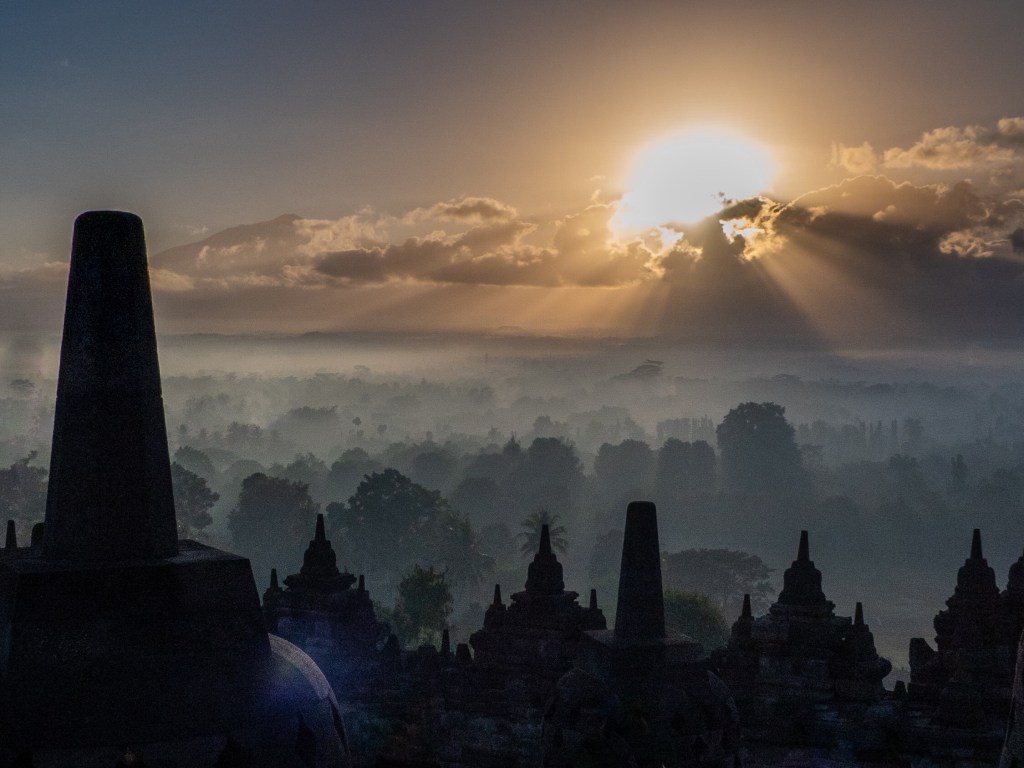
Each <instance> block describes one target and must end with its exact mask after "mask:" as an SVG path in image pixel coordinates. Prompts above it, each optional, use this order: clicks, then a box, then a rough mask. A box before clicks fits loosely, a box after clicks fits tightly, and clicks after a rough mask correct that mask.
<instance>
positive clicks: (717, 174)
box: [611, 128, 777, 235]
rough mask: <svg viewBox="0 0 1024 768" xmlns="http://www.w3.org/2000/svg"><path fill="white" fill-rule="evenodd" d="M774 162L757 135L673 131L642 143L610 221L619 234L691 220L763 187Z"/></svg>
mask: <svg viewBox="0 0 1024 768" xmlns="http://www.w3.org/2000/svg"><path fill="white" fill-rule="evenodd" d="M776 170H777V168H776V162H775V160H774V159H773V158H772V156H771V154H770V153H769V152H768V150H767V149H765V148H764V147H762V146H761V145H760V144H758V143H757V142H756V141H753V140H752V139H748V138H746V137H743V136H740V135H738V134H736V133H734V132H732V131H729V130H725V129H721V128H702V129H698V130H691V131H687V132H685V133H677V134H673V135H671V136H667V137H664V138H662V139H659V140H657V141H655V142H653V143H651V144H650V145H648V146H646V147H644V148H643V149H642V150H641V151H640V152H639V153H638V154H637V156H636V158H635V159H634V161H633V164H632V167H631V169H630V172H629V176H628V178H627V181H626V192H625V193H624V194H623V196H622V199H621V201H620V202H619V207H618V211H617V212H616V214H615V216H614V218H613V219H612V221H611V226H612V228H613V230H614V231H615V232H616V233H618V234H620V235H629V234H638V233H641V232H645V231H649V230H651V229H656V228H660V229H666V228H668V229H672V228H676V227H679V226H681V225H685V224H692V223H695V222H697V221H700V220H701V219H703V218H705V217H706V216H710V215H711V214H713V213H715V212H716V211H718V210H720V209H721V208H722V205H723V201H724V200H734V199H743V198H747V197H752V196H754V195H758V194H760V193H762V192H764V191H766V190H767V189H768V188H769V187H770V186H771V184H772V182H773V180H774V178H775V174H776Z"/></svg>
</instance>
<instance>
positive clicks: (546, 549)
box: [537, 523, 551, 555]
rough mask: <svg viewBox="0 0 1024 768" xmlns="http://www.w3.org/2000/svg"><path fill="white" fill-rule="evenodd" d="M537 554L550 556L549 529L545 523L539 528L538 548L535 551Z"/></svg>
mask: <svg viewBox="0 0 1024 768" xmlns="http://www.w3.org/2000/svg"><path fill="white" fill-rule="evenodd" d="M537 554H540V555H550V554H551V528H550V526H549V525H548V524H547V523H544V524H543V525H542V526H541V527H540V547H539V548H538V550H537Z"/></svg>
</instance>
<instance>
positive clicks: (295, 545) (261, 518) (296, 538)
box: [228, 472, 320, 573]
mask: <svg viewBox="0 0 1024 768" xmlns="http://www.w3.org/2000/svg"><path fill="white" fill-rule="evenodd" d="M319 511H320V505H319V504H317V503H315V502H314V501H313V499H311V498H310V496H309V489H308V488H307V487H306V484H305V483H300V482H295V481H292V480H286V479H285V478H282V477H268V476H267V475H265V474H263V473H262V472H257V473H255V474H252V475H249V476H248V477H247V478H245V479H244V480H243V481H242V490H241V492H240V493H239V494H238V504H237V506H235V508H234V509H233V510H231V514H230V516H229V517H228V530H230V531H231V536H232V539H233V540H234V543H235V546H237V547H238V549H239V550H240V551H241V552H242V553H243V554H245V555H248V556H249V557H250V558H251V559H252V560H254V561H255V563H254V571H255V572H256V573H262V572H264V571H266V572H269V568H270V566H271V564H273V563H276V562H281V563H282V564H284V565H285V567H290V566H289V565H288V564H290V563H295V564H298V563H301V562H302V552H303V550H304V549H305V547H306V545H307V544H308V543H309V537H310V532H311V531H312V530H313V526H314V524H315V523H316V515H317V512H319Z"/></svg>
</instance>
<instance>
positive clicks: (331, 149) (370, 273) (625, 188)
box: [0, 1, 1024, 667]
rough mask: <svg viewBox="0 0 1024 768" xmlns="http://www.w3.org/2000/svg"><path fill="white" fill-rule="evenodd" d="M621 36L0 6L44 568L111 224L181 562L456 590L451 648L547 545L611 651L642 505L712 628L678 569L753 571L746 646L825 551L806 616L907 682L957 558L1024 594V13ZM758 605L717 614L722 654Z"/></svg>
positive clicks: (729, 594) (468, 10) (705, 27)
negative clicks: (818, 607) (138, 271)
mask: <svg viewBox="0 0 1024 768" xmlns="http://www.w3.org/2000/svg"><path fill="white" fill-rule="evenodd" d="M641 5H642V6H643V8H642V12H640V9H638V7H636V6H635V4H634V5H631V6H626V5H622V4H618V3H592V4H588V5H587V6H586V8H585V9H584V8H581V7H580V6H577V5H576V4H564V3H543V4H541V3H517V4H515V5H509V6H479V5H476V4H467V3H463V2H440V3H431V4H430V5H429V7H428V6H426V5H421V4H415V3H398V4H387V6H385V5H383V4H379V5H357V4H350V3H333V2H332V3H319V2H311V3H302V4H298V5H295V4H280V3H274V2H269V1H267V2H264V1H260V2H255V3H245V4H233V3H225V4H218V8H217V9H216V10H212V9H210V8H208V7H207V5H206V4H202V3H197V2H184V3H178V4H175V5H174V6H173V7H170V6H168V7H147V8H145V9H143V8H142V7H136V6H135V5H133V4H128V3H121V2H104V3H98V4H92V5H91V6H90V8H89V9H88V10H85V9H79V10H76V9H67V8H57V7H51V6H48V5H47V4H43V3H40V4H37V3H33V4H17V3H15V4H9V5H7V6H5V7H4V9H3V10H0V102H2V103H4V104H15V105H17V109H16V110H11V112H10V113H9V114H5V118H6V119H4V120H2V121H0V161H2V162H0V167H2V177H0V468H2V469H0V500H2V502H3V505H4V509H6V511H7V515H8V516H10V517H14V518H15V519H16V520H17V521H18V524H19V530H20V533H21V535H24V536H27V535H28V529H29V526H30V525H31V523H32V522H34V521H35V520H37V519H39V518H40V517H41V507H40V505H41V504H42V503H43V496H42V495H41V494H43V493H44V490H41V489H44V486H43V485H42V482H43V480H44V479H45V469H46V467H47V461H48V454H49V440H50V430H51V427H52V416H53V414H52V403H53V395H54V392H53V390H54V382H55V375H56V360H57V352H58V349H57V345H58V341H57V340H58V338H59V332H60V322H61V321H60V318H61V316H62V311H63V301H64V290H65V286H66V283H67V263H68V252H69V240H70V232H71V223H72V220H73V218H74V216H75V215H76V214H77V213H79V212H80V211H81V210H85V209H95V208H105V207H109V208H122V209H127V210H133V211H136V212H138V213H139V214H140V215H141V216H142V217H143V219H144V221H145V223H146V226H147V237H148V240H149V246H150V247H149V253H150V277H151V282H152V288H153V293H154V307H155V312H156V325H157V329H158V333H159V334H160V352H161V366H162V371H163V375H164V393H165V404H166V413H167V422H168V428H169V433H170V441H171V445H170V448H171V453H172V457H173V458H174V460H175V461H176V462H177V464H178V466H179V470H177V471H178V473H179V474H178V481H179V482H180V483H184V484H185V485H179V488H183V487H186V485H187V483H192V485H191V486H188V487H191V488H192V489H193V490H195V489H199V490H198V491H196V493H197V494H198V496H197V497H196V498H199V499H202V498H206V499H207V500H209V499H210V498H212V496H210V495H209V494H207V495H206V496H203V494H202V493H201V492H200V491H201V489H202V488H203V487H208V489H209V490H212V491H213V492H215V493H216V494H218V498H217V500H216V502H215V503H212V506H209V505H207V506H208V510H206V511H208V513H209V518H208V519H207V518H205V517H203V516H202V515H201V514H199V513H198V512H197V513H196V514H195V515H194V516H193V517H190V518H189V519H188V520H185V521H184V525H185V530H184V531H183V532H184V533H186V534H188V535H196V536H198V537H200V538H205V539H206V540H208V541H210V542H211V543H214V544H215V545H218V546H222V547H224V548H227V549H231V550H234V551H240V552H242V554H245V555H248V556H250V557H252V558H253V562H254V566H255V569H256V575H257V579H258V580H260V583H261V586H262V585H264V584H265V582H266V580H267V579H268V578H269V569H270V568H271V567H277V568H278V569H279V570H281V571H282V575H283V574H286V573H291V572H293V571H294V570H297V568H298V566H299V564H300V562H301V552H302V548H303V547H304V546H305V542H306V541H307V540H308V538H309V536H310V534H311V531H312V523H311V519H312V516H313V515H314V514H315V510H316V509H319V510H320V511H323V512H325V513H326V514H327V516H328V524H329V526H330V529H331V532H332V534H331V535H332V537H334V539H335V546H336V548H337V549H338V551H339V553H341V554H342V555H343V556H344V557H348V558H349V559H350V561H351V562H350V565H351V566H352V567H353V568H356V567H361V568H365V569H367V570H369V571H370V573H368V577H372V578H369V582H368V588H369V589H370V591H371V593H372V594H373V596H374V599H376V600H378V601H379V602H380V603H381V605H382V606H384V607H387V606H388V605H390V604H391V603H392V602H393V601H394V596H395V589H396V584H397V582H398V580H399V579H400V577H401V576H402V572H403V569H407V568H408V567H411V565H412V564H413V563H414V561H415V562H418V561H419V560H425V561H429V563H427V564H430V565H434V566H436V567H437V568H439V569H445V568H447V569H449V573H450V574H451V577H452V579H453V587H454V588H455V598H456V601H455V613H454V614H453V617H452V618H453V622H454V624H455V632H456V635H457V636H458V637H460V638H462V637H464V636H465V635H466V634H467V633H468V632H470V631H472V629H473V628H475V627H476V626H478V625H479V621H480V616H481V612H482V608H481V606H482V605H486V603H487V601H488V600H489V595H490V590H491V589H492V588H493V584H494V583H495V582H496V581H500V582H501V583H502V586H503V588H504V589H505V590H506V591H513V590H516V589H518V588H520V587H521V585H522V583H523V580H524V578H525V564H526V562H527V561H526V560H525V559H524V558H523V557H522V555H521V554H520V548H521V547H522V546H523V542H524V540H525V541H526V542H527V543H529V533H530V531H531V526H530V525H526V526H525V527H524V526H523V525H522V523H523V521H524V520H527V519H529V518H530V516H531V515H536V514H538V513H539V511H540V510H541V509H545V510H547V511H548V512H549V513H552V514H555V515H557V516H558V520H559V522H560V524H561V525H563V526H564V527H565V539H566V542H567V544H568V549H567V551H566V552H565V554H564V555H562V559H563V562H564V563H565V566H566V582H567V586H568V588H570V589H575V590H577V591H579V592H581V593H583V594H585V593H586V590H588V589H589V588H590V587H597V588H598V589H599V597H600V599H601V604H602V607H603V609H604V610H605V612H606V613H608V614H609V615H610V614H611V613H612V612H613V610H614V605H613V604H612V597H611V596H612V594H613V590H614V584H615V576H616V569H617V567H618V564H617V560H616V557H617V554H616V553H617V552H618V540H617V538H616V537H617V536H618V535H619V533H618V532H619V531H621V528H622V517H623V513H624V510H625V505H626V503H627V502H628V501H629V500H631V499H633V498H641V497H642V498H651V499H653V500H654V501H655V502H657V504H658V506H659V510H660V516H661V533H662V548H663V550H665V552H666V553H667V556H666V561H665V562H666V573H668V574H670V575H669V576H668V577H667V578H668V580H669V581H670V582H672V583H674V584H675V585H676V586H678V587H679V588H682V589H694V590H698V591H699V589H707V590H712V591H713V585H710V584H708V583H704V584H697V583H692V582H689V581H687V579H688V578H690V577H689V576H687V575H686V574H687V567H686V566H685V564H686V563H687V562H691V563H692V561H686V560H685V558H683V559H682V560H680V559H678V558H676V559H675V560H673V558H672V556H673V555H678V553H681V552H684V551H688V550H699V549H714V550H733V551H740V552H746V553H749V554H750V555H754V556H756V557H759V558H761V559H762V560H763V562H764V563H765V564H767V566H768V567H769V568H771V569H773V570H772V571H771V572H770V574H769V576H768V578H767V582H768V584H767V586H766V587H764V588H763V589H762V592H761V596H762V598H763V599H762V601H761V608H762V609H763V607H764V604H765V603H764V600H766V599H770V597H771V594H773V593H772V592H771V591H770V590H775V592H777V591H778V589H779V588H780V586H781V585H780V579H781V574H782V571H783V570H784V569H785V568H786V567H787V566H788V564H789V562H790V561H791V560H792V559H793V556H794V554H795V550H796V543H797V540H798V536H799V531H800V530H801V529H804V528H806V529H808V530H809V531H810V537H811V551H812V556H813V557H814V559H815V560H816V562H817V564H818V567H819V568H820V569H821V570H822V572H823V574H824V588H825V591H826V594H827V595H828V596H829V598H830V599H832V600H833V601H835V602H836V604H837V610H838V611H839V612H840V613H843V614H844V615H848V614H850V613H852V611H853V605H854V603H855V601H857V600H860V601H863V602H864V604H865V609H866V611H867V615H868V621H869V622H870V624H871V627H872V630H873V631H874V633H875V636H876V639H877V640H878V644H879V648H880V650H881V651H882V652H883V654H885V655H887V656H889V657H890V658H892V659H893V661H894V662H895V663H896V666H897V667H901V666H904V665H905V663H906V649H907V641H908V640H909V638H910V637H911V636H917V635H919V636H924V637H928V638H930V637H932V635H933V630H932V628H931V619H932V617H933V616H934V614H935V613H936V611H938V610H939V609H940V608H941V607H942V605H943V601H944V600H945V599H946V597H948V596H949V594H950V593H951V591H952V588H953V584H954V580H955V576H956V569H957V567H958V566H959V565H960V564H961V562H962V560H963V559H964V558H965V557H966V555H967V552H968V545H969V542H970V534H971V529H972V528H974V527H980V528H981V529H982V532H983V536H984V541H985V551H986V555H987V556H988V558H989V561H990V563H991V564H992V565H993V566H994V567H995V569H996V573H997V575H998V577H999V579H1000V580H1001V582H1005V577H1006V572H1007V569H1008V567H1009V565H1010V563H1011V562H1013V561H1014V560H1015V559H1016V558H1017V557H1019V556H1020V555H1021V552H1022V551H1024V525H1022V524H1021V521H1022V520H1024V516H1022V513H1024V356H1022V355H1021V352H1020V349H1021V342H1022V340H1024V311H1022V309H1021V308H1022V307H1024V114H1022V105H1021V103H1020V99H1019V92H1020V83H1021V82H1022V81H1024V58H1022V57H1021V56H1020V55H1019V40H1018V37H1019V30H1020V29H1021V28H1022V23H1024V15H1022V14H1024V11H1022V10H1021V9H1020V8H1018V7H1016V6H1011V5H1010V4H1003V5H1001V6H998V7H996V6H992V5H990V6H985V7H984V8H982V9H981V10H979V9H978V8H977V7H968V6H964V5H961V4H952V3H934V2H907V3H901V4H899V7H898V9H895V8H894V7H892V6H890V5H886V4H873V3H869V4H868V5H867V6H857V7H853V6H849V7H842V8H840V7H838V6H833V5H830V4H817V3H806V2H792V3H781V4H778V3H776V4H772V5H771V6H766V5H765V4H762V3H752V2H736V3H718V4H715V5H714V7H711V6H707V7H701V8H693V7H684V5H681V4H673V3H656V2H652V3H643V4H641ZM865 7H867V8H868V9H869V11H868V12H865V11H864V10H863V9H864V8H865ZM709 31H713V32H714V33H713V34H712V33H710V32H709ZM743 403H754V404H762V405H758V406H757V407H756V408H755V409H754V410H753V411H751V413H753V414H754V415H755V416H756V419H766V420H767V421H766V422H764V423H767V424H771V425H774V426H773V429H774V428H779V430H780V431H778V432H773V434H776V435H777V436H779V437H778V439H777V440H776V441H775V442H772V443H771V444H770V445H769V449H768V450H767V451H765V452H763V453H762V454H761V459H749V457H748V459H746V460H741V461H740V463H739V464H738V465H737V464H736V463H735V461H734V459H735V457H736V455H737V454H736V453H735V452H734V449H736V446H737V445H739V446H743V445H747V444H749V443H750V440H749V435H748V437H747V438H741V439H739V440H738V442H737V441H734V442H732V443H730V440H729V437H728V436H727V437H726V438H725V441H724V443H723V441H722V439H721V433H720V431H719V428H720V427H721V426H722V425H723V424H725V423H727V417H728V415H729V414H730V413H736V412H737V411H736V410H735V409H737V408H738V407H739V406H740V405H741V404H743ZM763 404H773V405H774V406H779V407H781V408H783V409H784V414H783V413H782V412H780V411H778V410H777V409H773V408H772V406H768V405H763ZM756 419H755V420H756ZM783 419H784V420H785V421H784V422H783ZM786 423H788V425H789V426H790V427H792V435H791V436H790V435H789V433H788V432H787V429H786V427H785V424H786ZM728 433H729V430H728V429H726V434H727V435H728ZM744 440H746V443H745V442H744ZM755 442H756V441H755ZM730 446H731V447H730ZM755 453H757V452H756V451H755ZM740 454H743V450H740ZM765 457H770V458H765ZM762 459H763V460H765V461H768V462H769V463H768V465H767V466H769V467H770V469H771V471H770V472H768V473H767V474H764V473H763V472H761V473H760V474H759V473H758V472H759V471H754V470H751V471H753V474H749V473H745V472H744V471H743V470H741V469H740V470H738V469H737V467H738V466H739V467H742V466H744V463H743V462H744V461H747V464H746V465H745V466H746V467H747V469H750V468H751V467H756V466H761V468H762V470H763V468H764V466H765V465H763V464H758V462H759V461H761V460H762ZM389 468H390V469H394V470H397V471H398V472H399V473H401V475H402V477H403V480H402V481H398V480H395V479H394V476H389V477H390V478H391V481H389V482H392V481H393V482H396V483H397V482H405V479H407V480H408V481H410V482H412V483H414V484H416V485H417V486H418V487H422V488H423V489H426V490H427V491H437V492H439V494H440V497H431V498H432V499H433V501H428V500H426V499H427V497H426V496H423V495H420V496H417V497H416V498H418V499H421V500H424V501H423V503H424V504H427V505H428V507H429V510H430V511H429V513H424V516H425V519H426V518H430V519H431V520H433V519H434V518H433V517H431V515H435V516H436V522H437V526H436V527H435V528H431V531H432V533H431V536H435V537H436V538H433V539H431V538H430V537H428V536H426V535H425V534H424V536H422V537H421V538H423V540H424V541H425V542H427V543H428V544H429V545H430V546H428V547H427V549H426V550H425V551H413V550H412V549H410V550H409V551H407V552H404V554H402V557H406V560H402V561H400V558H399V556H398V555H397V554H396V555H395V558H396V559H395V561H394V562H392V563H390V564H389V563H386V562H383V561H382V560H380V559H378V561H376V562H374V561H371V560H370V559H368V556H367V552H370V551H373V550H374V548H375V547H376V546H377V545H378V544H380V543H381V542H379V541H377V540H376V539H374V537H373V536H372V535H370V533H367V530H364V529H366V526H363V527H362V528H360V526H362V525H363V523H360V522H359V519H360V518H359V516H358V514H356V512H357V507H358V504H354V503H352V502H351V501H350V500H351V499H353V498H357V496H356V494H357V493H358V491H359V487H360V483H361V482H362V481H363V479H364V477H366V476H367V475H373V474H374V473H377V474H378V475H379V474H380V473H383V472H384V471H385V470H386V469H389ZM183 471H187V473H188V474H184V473H183ZM259 473H262V475H265V476H266V477H267V478H278V479H282V480H287V481H289V482H290V483H292V485H289V486H288V488H285V485H287V484H285V485H280V484H279V485H276V486H273V484H271V485H269V486H265V487H264V491H265V492H266V493H269V490H268V489H270V488H271V487H274V488H277V490H280V491H281V492H282V493H283V494H286V495H287V494H293V495H292V496H289V497H288V498H289V499H291V501H290V502H288V504H290V505H291V506H288V505H287V504H286V505H285V506H286V507H287V508H288V509H289V510H293V511H295V513H294V514H291V513H289V514H284V513H280V514H278V513H277V512H266V510H264V512H266V514H267V515H268V517H267V519H271V518H274V516H275V515H277V516H278V518H280V520H278V522H281V527H280V528H274V527H273V526H267V530H272V531H275V532H276V534H275V537H272V539H271V540H269V541H262V540H260V539H259V537H258V536H256V537H253V536H250V534H252V533H253V530H256V529H259V527H260V526H258V525H256V526H252V527H251V528H250V529H246V528H245V526H244V525H242V524H236V525H235V526H234V527H232V525H231V520H232V512H233V511H234V510H236V509H239V508H243V509H244V508H245V503H244V501H243V497H244V493H243V492H244V490H245V486H244V481H245V480H246V478H251V477H253V476H254V475H257V474H259ZM193 476H195V477H198V478H200V479H201V481H202V482H200V480H193V479H191V478H193ZM295 483H299V484H304V487H305V490H302V488H300V487H299V486H296V485H294V484H295ZM253 487H255V486H253ZM403 487H406V486H403ZM289 488H290V490H288V489H289ZM406 488H407V487H406ZM410 492H411V493H414V494H415V493H419V491H415V490H414V491H410ZM240 494H241V496H240ZM303 494H308V496H305V495H303ZM196 503H197V504H199V505H200V506H202V504H201V503H200V502H196ZM431 505H433V506H431ZM296 510H297V511H296ZM206 511H203V514H206ZM289 515H291V516H289ZM243 516H244V515H243ZM282 521H283V522H282ZM179 522H182V521H181V520H179ZM364 522H365V521H364ZM533 522H534V523H535V522H536V519H534V521H533ZM239 526H241V527H239ZM534 527H535V526H534ZM410 530H411V529H410ZM408 532H409V531H405V533H408ZM420 533H423V532H422V531H421V532H420ZM364 534H365V538H363V539H359V536H364ZM396 535H397V534H396ZM403 535H404V534H403ZM247 537H248V538H247ZM357 540H358V541H362V542H363V543H364V544H365V547H364V549H362V550H360V549H359V548H358V547H356V546H355V544H353V542H355V541H357ZM346 542H347V543H346ZM467 563H468V564H471V565H472V567H468V568H463V570H462V571H457V569H456V568H455V566H456V564H462V565H465V564H467ZM673 563H674V564H675V565H673ZM680 563H682V565H680ZM677 566H678V567H677ZM709 567H710V566H709ZM673 569H674V570H673ZM691 570H693V569H691ZM691 576H692V574H691ZM673 580H675V581H673ZM761 581H763V579H759V578H758V579H754V580H753V581H751V582H750V583H748V584H746V586H753V587H758V585H760V584H761ZM714 588H718V587H714ZM730 590H731V591H730ZM738 594H739V593H737V587H736V585H735V584H734V585H732V586H731V587H729V589H724V588H722V589H720V591H719V592H718V593H716V595H715V599H716V600H717V601H718V603H719V607H720V608H721V609H722V611H723V614H724V615H725V618H726V619H727V620H728V621H731V620H732V619H733V618H734V613H735V608H736V601H737V599H738Z"/></svg>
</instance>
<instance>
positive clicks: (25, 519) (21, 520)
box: [0, 451, 47, 541]
mask: <svg viewBox="0 0 1024 768" xmlns="http://www.w3.org/2000/svg"><path fill="white" fill-rule="evenodd" d="M35 458H36V452H35V451H32V452H31V453H30V454H29V455H28V456H26V457H25V458H23V459H19V460H18V461H16V462H14V463H13V464H11V466H10V467H8V468H7V469H0V522H6V521H7V520H13V521H14V522H15V525H16V526H17V528H18V536H19V539H20V540H21V541H25V540H27V537H28V533H29V530H30V529H31V527H32V524H33V523H36V522H39V521H41V520H42V519H43V516H44V515H45V514H46V474H47V473H46V470H45V469H43V468H42V467H33V466H30V464H31V462H32V461H33V460H34V459H35Z"/></svg>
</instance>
